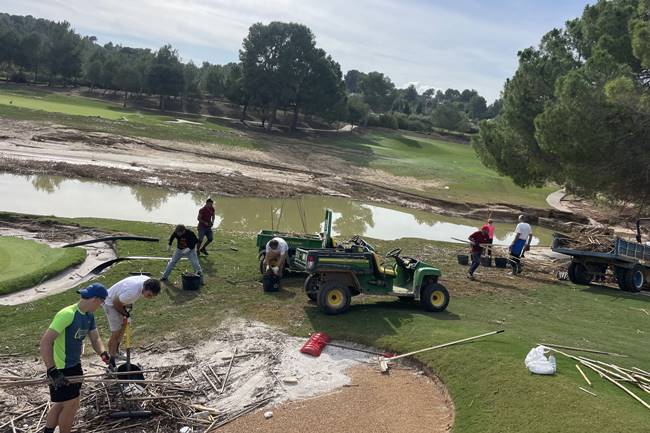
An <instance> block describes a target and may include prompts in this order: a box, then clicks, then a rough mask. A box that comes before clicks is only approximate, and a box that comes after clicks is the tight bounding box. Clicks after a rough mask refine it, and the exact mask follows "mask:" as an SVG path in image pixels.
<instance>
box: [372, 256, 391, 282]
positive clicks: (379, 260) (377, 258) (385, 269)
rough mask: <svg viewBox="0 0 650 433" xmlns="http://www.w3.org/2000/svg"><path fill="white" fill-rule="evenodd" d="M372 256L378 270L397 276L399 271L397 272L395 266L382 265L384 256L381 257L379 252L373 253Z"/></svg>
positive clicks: (381, 272)
mask: <svg viewBox="0 0 650 433" xmlns="http://www.w3.org/2000/svg"><path fill="white" fill-rule="evenodd" d="M372 258H373V260H374V262H375V269H377V272H379V273H380V274H384V275H386V276H388V277H396V276H397V273H396V272H395V269H394V268H393V267H391V266H384V265H382V257H380V256H379V255H378V254H377V253H372Z"/></svg>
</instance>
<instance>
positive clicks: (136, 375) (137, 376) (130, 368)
mask: <svg viewBox="0 0 650 433" xmlns="http://www.w3.org/2000/svg"><path fill="white" fill-rule="evenodd" d="M117 372H118V373H130V374H120V375H119V376H118V377H117V378H118V379H123V380H144V374H143V373H142V369H141V368H140V366H139V365H137V364H133V363H131V364H128V365H127V364H126V363H124V364H122V365H120V366H119V367H117Z"/></svg>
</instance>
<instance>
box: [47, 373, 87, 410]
mask: <svg viewBox="0 0 650 433" xmlns="http://www.w3.org/2000/svg"><path fill="white" fill-rule="evenodd" d="M61 371H62V372H63V375H64V376H81V375H82V374H84V371H83V370H82V369H81V364H77V365H75V366H74V367H69V368H64V369H63V370H61ZM80 390H81V382H79V383H71V384H69V385H66V386H60V387H58V388H56V389H55V388H54V387H53V386H52V385H50V399H51V400H52V402H54V403H62V402H64V401H68V400H72V399H75V398H77V397H79V391H80Z"/></svg>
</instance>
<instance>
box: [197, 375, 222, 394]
mask: <svg viewBox="0 0 650 433" xmlns="http://www.w3.org/2000/svg"><path fill="white" fill-rule="evenodd" d="M201 374H202V375H203V377H205V380H207V381H208V383H209V384H210V386H211V387H212V389H214V392H217V393H218V392H219V388H217V386H216V385H215V384H214V383H212V381H211V380H210V378H209V377H208V375H207V374H205V371H203V370H201Z"/></svg>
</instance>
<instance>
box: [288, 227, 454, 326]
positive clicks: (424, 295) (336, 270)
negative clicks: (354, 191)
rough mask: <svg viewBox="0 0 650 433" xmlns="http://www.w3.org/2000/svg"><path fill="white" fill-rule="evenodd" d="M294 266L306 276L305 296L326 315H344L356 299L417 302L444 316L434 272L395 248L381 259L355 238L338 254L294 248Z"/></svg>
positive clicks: (445, 296) (444, 301) (444, 295)
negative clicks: (370, 297)
mask: <svg viewBox="0 0 650 433" xmlns="http://www.w3.org/2000/svg"><path fill="white" fill-rule="evenodd" d="M389 259H390V262H386V260H389ZM294 265H295V266H296V267H297V268H299V269H301V270H304V271H305V272H308V273H309V276H308V277H307V279H306V280H305V284H304V287H305V292H306V293H307V296H308V297H309V298H310V299H311V300H313V301H316V302H317V303H318V306H319V307H320V308H321V309H322V310H323V311H324V312H325V313H326V314H341V313H344V312H346V311H347V310H348V308H349V307H350V301H351V300H352V297H353V296H356V295H360V294H361V293H366V294H369V295H385V296H395V297H397V298H399V299H400V300H403V301H419V303H420V305H421V306H422V307H423V308H424V309H425V310H427V311H436V312H438V311H444V310H445V309H446V308H447V305H448V304H449V292H447V289H446V288H445V287H444V286H443V285H442V284H440V283H439V282H438V279H439V278H440V276H441V272H440V270H439V269H437V268H435V267H433V266H431V265H429V264H427V263H424V262H422V261H420V260H418V259H416V258H414V257H406V256H402V255H401V250H400V249H399V248H395V249H394V250H391V251H389V252H388V253H387V254H386V256H385V257H381V256H379V255H378V254H377V253H375V251H374V248H373V247H372V246H371V245H370V244H368V243H367V242H365V241H364V240H363V239H361V238H359V237H358V236H355V237H354V238H352V239H351V240H350V242H349V244H348V245H345V246H344V245H341V246H339V247H337V248H321V249H306V248H298V249H297V250H296V256H295V261H294Z"/></svg>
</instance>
